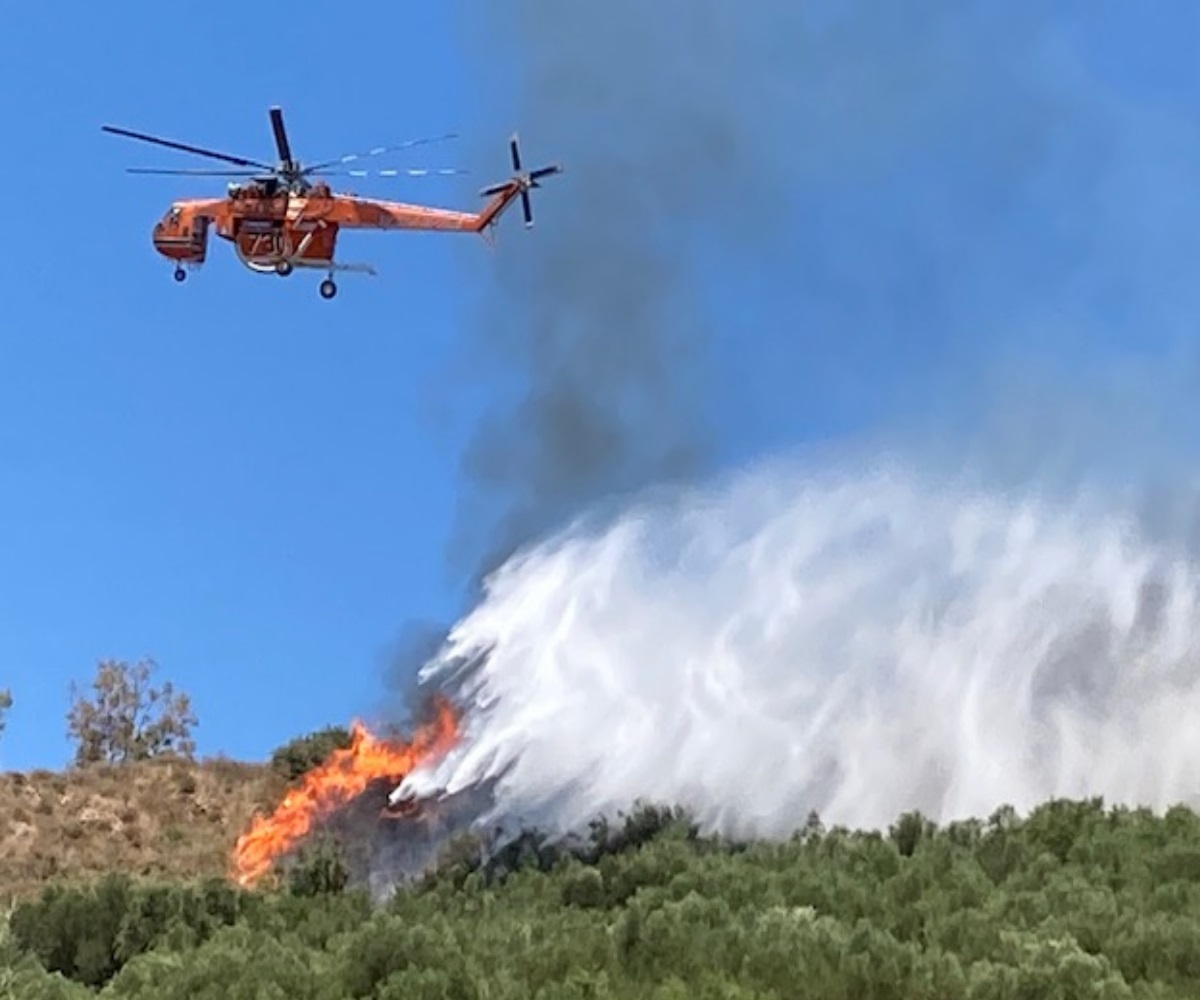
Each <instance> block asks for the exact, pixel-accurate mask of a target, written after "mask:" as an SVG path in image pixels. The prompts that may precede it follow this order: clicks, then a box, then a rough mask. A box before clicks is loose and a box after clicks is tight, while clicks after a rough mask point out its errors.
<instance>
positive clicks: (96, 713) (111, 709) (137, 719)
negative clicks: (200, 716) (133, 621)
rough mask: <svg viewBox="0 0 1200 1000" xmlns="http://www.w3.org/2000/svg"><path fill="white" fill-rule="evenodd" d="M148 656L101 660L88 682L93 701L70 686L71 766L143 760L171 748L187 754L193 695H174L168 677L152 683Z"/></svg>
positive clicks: (191, 748)
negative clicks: (73, 746) (132, 661)
mask: <svg viewBox="0 0 1200 1000" xmlns="http://www.w3.org/2000/svg"><path fill="white" fill-rule="evenodd" d="M157 669H158V667H157V664H156V663H155V662H154V661H153V660H150V659H145V660H141V661H139V662H138V663H136V664H133V665H132V666H130V665H129V664H128V663H125V662H124V661H121V660H102V661H101V662H100V663H99V665H98V667H97V670H96V676H95V678H94V679H93V681H92V691H93V693H94V697H93V699H92V700H91V701H89V700H87V699H85V698H83V697H80V696H78V695H77V694H76V689H75V685H74V683H72V685H71V701H72V704H71V710H70V712H68V713H67V735H68V736H69V737H70V738H71V739H72V740H73V741H74V742H75V744H76V749H75V764H76V766H82V765H85V764H94V763H99V762H102V761H107V762H109V763H116V764H120V763H125V762H128V761H134V760H146V759H148V758H150V757H156V756H158V755H160V754H162V753H166V752H168V751H172V752H174V753H176V754H179V755H181V756H184V757H191V755H192V754H193V753H194V752H195V749H196V746H195V743H193V742H192V739H191V731H192V727H193V726H195V725H196V724H197V723H196V717H195V715H194V714H193V712H192V706H191V699H190V698H189V697H188V696H187V695H186V694H182V693H180V694H176V693H175V689H174V687H173V686H172V684H171V682H170V681H167V682H166V683H165V684H163V685H162V687H151V686H150V675H151V673H153V672H154V671H155V670H157Z"/></svg>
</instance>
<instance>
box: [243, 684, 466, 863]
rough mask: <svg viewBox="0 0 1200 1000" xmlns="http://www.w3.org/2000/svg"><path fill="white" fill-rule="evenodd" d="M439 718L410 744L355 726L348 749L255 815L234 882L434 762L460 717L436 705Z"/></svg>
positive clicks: (448, 707)
mask: <svg viewBox="0 0 1200 1000" xmlns="http://www.w3.org/2000/svg"><path fill="white" fill-rule="evenodd" d="M436 707H437V716H436V718H434V720H433V721H432V722H430V723H428V724H426V725H424V726H421V727H420V728H419V729H418V730H417V732H416V734H415V735H414V736H413V738H412V741H411V742H409V743H394V742H388V741H385V740H381V739H378V738H377V737H375V736H372V735H371V734H370V733H369V732H368V731H367V728H366V727H365V726H364V725H362V723H360V722H357V721H356V722H354V723H353V726H352V730H351V738H352V742H351V745H350V746H349V747H347V748H345V749H339V750H335V751H334V752H333V753H332V754H331V755H330V756H329V758H328V759H327V760H326V761H325V763H323V764H321V765H320V766H319V767H316V768H314V769H313V770H311V771H309V772H308V773H306V774H305V775H304V776H303V778H302V780H301V783H300V786H299V787H298V788H295V789H293V790H291V791H289V792H288V794H287V795H286V796H285V797H284V800H283V802H281V803H280V804H279V806H278V808H276V810H275V811H274V812H273V813H272V814H271V815H270V816H263V815H262V814H259V815H256V816H255V817H254V820H253V821H252V822H251V824H250V829H249V830H247V831H246V832H245V833H244V834H242V836H241V837H239V838H238V841H237V845H236V846H235V848H234V853H233V878H234V879H235V880H236V881H237V882H238V884H239V885H242V886H243V887H248V886H250V885H253V884H254V883H255V882H257V881H258V880H259V879H260V878H262V877H263V875H265V874H266V873H267V872H268V871H269V870H270V868H271V865H272V863H273V862H274V861H275V859H276V858H278V857H280V856H281V855H282V854H285V853H286V852H287V851H289V850H290V849H291V848H293V847H294V846H295V845H296V844H297V843H299V841H301V840H302V839H303V838H304V837H305V836H306V835H307V834H308V832H309V830H311V829H312V825H313V823H314V821H316V820H318V819H322V818H324V817H326V816H328V815H329V814H330V813H332V812H334V811H335V810H337V809H339V808H341V807H342V806H344V805H346V804H347V803H349V802H351V801H352V800H353V799H355V798H356V797H357V796H359V795H361V794H362V793H363V792H364V791H366V789H367V786H368V785H370V784H371V783H372V782H374V781H378V780H380V779H385V778H386V779H388V780H390V781H393V782H396V783H399V782H400V781H401V780H402V779H403V778H404V777H406V776H407V775H408V774H409V773H411V772H412V770H413V769H414V768H416V767H417V766H418V765H420V764H424V763H426V762H428V761H431V760H434V759H435V758H437V757H440V756H441V755H442V754H444V753H445V752H446V751H447V750H449V749H450V748H451V747H452V746H453V745H454V743H455V742H456V741H457V739H458V716H457V713H456V712H455V711H454V708H453V707H452V706H451V705H450V704H449V703H448V702H446V701H443V700H439V701H438V702H437V706H436Z"/></svg>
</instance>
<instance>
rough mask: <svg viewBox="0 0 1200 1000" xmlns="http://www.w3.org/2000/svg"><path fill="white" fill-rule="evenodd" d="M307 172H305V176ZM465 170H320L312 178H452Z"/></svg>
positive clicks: (415, 168)
mask: <svg viewBox="0 0 1200 1000" xmlns="http://www.w3.org/2000/svg"><path fill="white" fill-rule="evenodd" d="M307 173H308V171H307V170H306V171H305V174H307ZM465 173H467V171H466V170H455V169H454V168H452V167H447V168H436V169H435V168H428V169H423V168H421V167H413V168H412V169H410V170H397V169H387V170H320V171H317V172H316V173H315V174H314V175H313V176H316V177H453V176H455V175H457V174H465Z"/></svg>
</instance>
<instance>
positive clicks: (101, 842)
mask: <svg viewBox="0 0 1200 1000" xmlns="http://www.w3.org/2000/svg"><path fill="white" fill-rule="evenodd" d="M281 791H282V785H281V781H280V779H279V778H278V777H276V776H274V775H273V774H272V773H271V771H270V769H269V768H268V767H267V766H266V765H265V764H243V763H239V762H236V761H231V760H226V759H221V758H217V759H214V760H205V761H200V762H190V761H183V760H174V759H169V758H161V759H158V760H153V761H147V762H145V763H138V764H128V765H124V766H120V767H116V766H111V765H97V766H93V767H87V768H80V769H74V770H68V771H64V772H61V773H58V772H52V771H32V772H28V773H21V772H9V773H5V774H0V816H3V817H4V822H3V825H0V900H7V899H14V898H23V897H26V896H28V895H30V894H31V893H36V892H37V891H39V890H40V889H41V887H42V885H43V884H44V883H45V882H47V881H49V880H56V881H57V880H75V879H87V878H92V877H95V876H97V875H102V874H104V873H107V872H111V871H121V872H128V873H129V874H131V875H152V876H167V877H172V878H184V879H187V878H197V877H205V876H212V875H217V876H221V875H225V874H226V873H227V871H228V864H229V856H230V852H231V850H232V848H233V845H234V842H235V841H236V840H237V838H238V835H239V834H240V833H241V832H242V830H243V829H245V827H246V825H247V824H248V823H249V821H250V818H251V817H252V816H253V814H254V813H255V811H256V810H259V809H267V808H270V807H271V806H272V805H273V804H274V803H275V802H277V801H278V798H279V795H280V793H281Z"/></svg>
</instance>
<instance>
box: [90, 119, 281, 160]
mask: <svg viewBox="0 0 1200 1000" xmlns="http://www.w3.org/2000/svg"><path fill="white" fill-rule="evenodd" d="M100 130H101V131H102V132H111V133H112V134H113V135H123V136H126V137H127V138H130V139H138V140H140V141H141V142H150V143H153V144H154V145H156V146H166V147H167V148H169V149H181V150H183V152H185V153H195V154H196V155H197V156H207V157H209V158H210V159H213V160H223V161H224V162H226V163H233V164H235V165H237V166H239V167H258V168H259V169H261V170H274V169H275V168H274V167H273V166H271V164H269V163H260V162H259V161H258V160H248V159H246V157H244V156H230V155H229V154H228V153H218V152H216V151H215V150H211V149H204V148H203V147H201V146H189V145H187V144H186V143H183V142H175V141H174V140H172V139H160V138H159V137H158V136H155V135H147V134H146V133H145V132H131V131H130V130H129V129H126V128H117V127H116V126H113V125H101V126H100Z"/></svg>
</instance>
